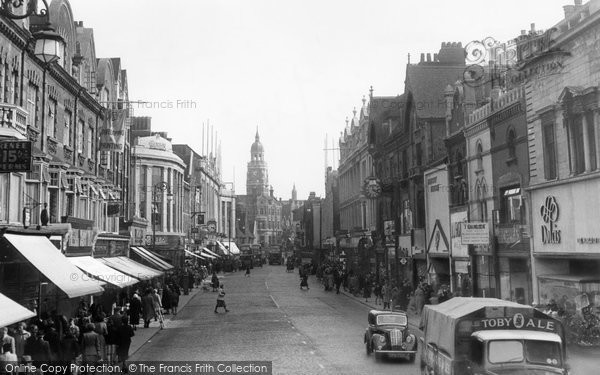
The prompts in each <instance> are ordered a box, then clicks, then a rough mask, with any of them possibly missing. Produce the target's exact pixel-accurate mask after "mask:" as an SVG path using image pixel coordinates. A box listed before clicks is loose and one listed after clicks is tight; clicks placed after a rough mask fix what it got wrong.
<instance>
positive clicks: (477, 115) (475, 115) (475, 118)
mask: <svg viewBox="0 0 600 375" xmlns="http://www.w3.org/2000/svg"><path fill="white" fill-rule="evenodd" d="M491 112H492V106H491V105H490V103H488V104H486V105H484V106H483V107H479V108H477V109H476V110H474V111H473V112H472V113H471V114H470V115H469V123H468V124H467V126H468V125H472V124H474V123H476V122H479V121H481V120H483V119H485V118H487V117H488V116H489V115H490V113H491Z"/></svg>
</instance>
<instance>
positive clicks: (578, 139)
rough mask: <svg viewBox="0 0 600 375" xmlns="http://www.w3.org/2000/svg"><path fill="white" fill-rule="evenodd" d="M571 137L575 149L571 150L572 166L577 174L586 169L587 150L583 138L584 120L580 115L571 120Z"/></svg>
mask: <svg viewBox="0 0 600 375" xmlns="http://www.w3.org/2000/svg"><path fill="white" fill-rule="evenodd" d="M571 137H572V138H573V140H572V144H573V146H574V149H573V150H572V151H571V153H572V160H571V163H572V164H571V168H572V172H573V173H575V174H579V173H583V172H584V171H585V152H584V139H583V121H582V117H581V116H578V117H576V118H575V119H574V120H573V121H572V122H571Z"/></svg>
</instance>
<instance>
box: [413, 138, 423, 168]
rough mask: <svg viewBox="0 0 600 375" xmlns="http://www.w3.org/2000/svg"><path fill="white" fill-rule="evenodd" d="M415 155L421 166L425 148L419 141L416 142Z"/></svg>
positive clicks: (418, 164)
mask: <svg viewBox="0 0 600 375" xmlns="http://www.w3.org/2000/svg"><path fill="white" fill-rule="evenodd" d="M415 156H416V158H417V160H416V162H417V164H416V165H417V166H420V165H421V163H422V162H423V148H422V146H421V143H417V144H415Z"/></svg>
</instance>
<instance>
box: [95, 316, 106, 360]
mask: <svg viewBox="0 0 600 375" xmlns="http://www.w3.org/2000/svg"><path fill="white" fill-rule="evenodd" d="M95 320H96V321H95V322H94V332H96V333H97V334H98V343H99V344H98V345H99V346H100V359H102V360H105V359H106V337H107V336H108V326H107V325H106V322H105V321H104V313H101V314H100V315H99V316H97V317H96V319H95Z"/></svg>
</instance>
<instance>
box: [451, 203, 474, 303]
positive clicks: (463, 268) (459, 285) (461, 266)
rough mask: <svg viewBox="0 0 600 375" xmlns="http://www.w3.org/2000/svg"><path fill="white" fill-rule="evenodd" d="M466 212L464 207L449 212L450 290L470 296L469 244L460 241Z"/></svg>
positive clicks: (460, 294) (471, 283) (466, 218)
mask: <svg viewBox="0 0 600 375" xmlns="http://www.w3.org/2000/svg"><path fill="white" fill-rule="evenodd" d="M468 221H469V220H468V214H467V208H466V207H460V208H455V209H454V210H451V212H450V248H451V252H450V259H451V260H452V262H451V263H452V264H451V267H452V268H451V272H450V273H451V275H452V279H451V280H450V283H451V284H450V286H451V291H452V293H453V294H454V295H455V296H462V297H471V296H472V295H473V290H472V285H473V280H472V279H471V259H470V257H469V245H463V243H462V234H461V230H462V224H463V223H467V222H468Z"/></svg>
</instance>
